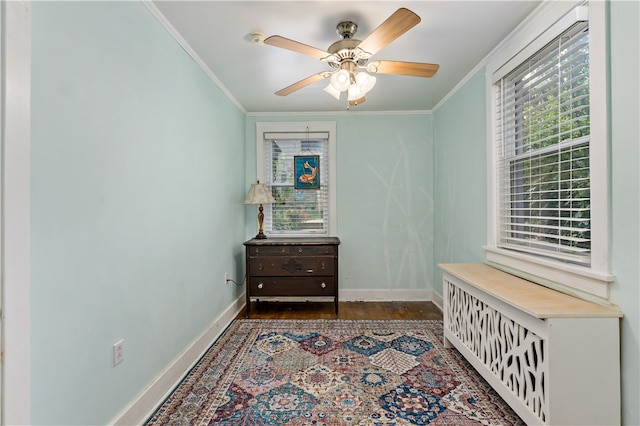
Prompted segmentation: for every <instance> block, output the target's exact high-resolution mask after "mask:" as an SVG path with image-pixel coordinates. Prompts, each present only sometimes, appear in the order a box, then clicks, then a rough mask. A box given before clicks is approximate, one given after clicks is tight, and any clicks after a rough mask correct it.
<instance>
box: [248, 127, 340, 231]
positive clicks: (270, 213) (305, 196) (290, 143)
mask: <svg viewBox="0 0 640 426" xmlns="http://www.w3.org/2000/svg"><path fill="white" fill-rule="evenodd" d="M260 124H261V125H260V126H259V130H258V157H259V158H258V162H259V163H261V164H259V166H260V167H259V169H261V172H260V173H259V176H262V179H261V181H264V182H266V183H267V184H268V186H269V188H270V189H271V193H272V195H273V197H274V198H275V200H276V202H275V203H273V204H270V205H267V206H265V212H264V213H265V220H264V231H265V233H267V234H273V235H281V236H296V235H300V236H303V235H317V236H328V235H333V233H334V232H335V231H334V229H335V189H334V185H335V184H334V180H335V179H334V174H335V172H334V170H335V159H332V157H334V156H335V150H334V145H335V137H334V134H333V133H334V131H335V130H334V129H335V124H334V123H328V124H326V125H325V124H323V123H306V124H305V123H260ZM296 157H303V159H304V160H305V161H302V162H300V161H298V162H296V161H295V159H296ZM307 158H308V159H312V160H313V161H309V162H307V161H306V159H307ZM316 161H317V162H316ZM304 163H307V164H309V165H308V166H306V165H304ZM303 175H304V177H307V178H311V179H313V180H314V184H313V185H311V186H310V187H305V186H306V185H302V184H300V182H299V181H300V180H301V178H303ZM297 183H298V184H297Z"/></svg>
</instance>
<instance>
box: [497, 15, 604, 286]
mask: <svg viewBox="0 0 640 426" xmlns="http://www.w3.org/2000/svg"><path fill="white" fill-rule="evenodd" d="M601 3H602V2H595V3H591V4H589V5H588V6H587V5H586V4H581V5H576V4H575V3H574V4H573V5H571V3H568V2H550V3H547V4H545V5H544V7H543V8H542V9H541V10H538V11H536V13H534V15H533V16H532V17H531V18H532V19H529V20H528V21H526V22H525V24H523V27H522V28H520V31H516V32H515V33H514V34H513V35H512V36H511V37H510V38H509V39H507V41H505V43H503V45H502V46H500V47H501V49H497V51H498V53H493V54H492V55H493V58H489V62H488V75H490V76H491V79H490V80H489V81H488V86H487V94H488V102H489V108H488V111H489V114H490V118H489V119H490V126H489V129H490V138H489V141H490V142H489V143H490V145H489V162H490V167H489V170H490V173H491V176H490V180H489V181H490V185H491V188H490V191H489V198H490V199H489V206H491V211H490V212H489V217H490V223H489V235H488V244H487V247H486V254H487V261H488V262H489V263H491V264H494V265H496V266H498V267H502V268H503V269H506V270H507V271H509V272H512V273H515V274H516V275H520V276H523V277H524V278H527V279H531V280H533V281H537V282H541V283H543V284H546V285H550V286H552V287H558V288H559V289H562V288H564V287H569V289H568V290H569V291H574V290H579V292H578V293H580V292H582V293H588V294H592V295H596V296H599V297H602V298H608V296H609V288H608V283H609V282H611V281H613V277H612V276H611V275H610V274H609V272H608V256H609V255H608V246H609V244H608V208H607V205H608V193H607V188H608V184H607V181H608V168H607V162H608V157H607V153H608V147H607V143H608V140H607V127H608V123H607V109H606V108H607V107H606V105H607V102H606V100H607V85H606V33H605V31H604V28H605V22H606V13H605V6H604V5H603V4H601ZM545 25H546V28H541V26H545ZM536 33H537V34H540V35H539V36H538V37H537V38H536V39H534V40H530V39H528V38H529V37H530V34H536ZM527 39H528V40H527Z"/></svg>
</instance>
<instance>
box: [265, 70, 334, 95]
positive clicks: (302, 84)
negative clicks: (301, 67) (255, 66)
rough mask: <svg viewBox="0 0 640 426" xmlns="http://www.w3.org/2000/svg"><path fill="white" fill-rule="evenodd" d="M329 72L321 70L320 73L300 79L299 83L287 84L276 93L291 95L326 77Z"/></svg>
mask: <svg viewBox="0 0 640 426" xmlns="http://www.w3.org/2000/svg"><path fill="white" fill-rule="evenodd" d="M326 76H327V73H326V72H319V73H318V74H314V75H311V76H309V77H307V78H305V79H303V80H300V81H298V82H297V83H293V84H292V85H291V86H287V87H285V88H284V89H281V90H278V91H277V92H276V95H278V96H287V95H290V94H291V93H293V92H295V91H296V90H300V89H302V88H303V87H307V86H309V85H310V84H313V83H315V82H316V81H320V80H322V79H323V78H326Z"/></svg>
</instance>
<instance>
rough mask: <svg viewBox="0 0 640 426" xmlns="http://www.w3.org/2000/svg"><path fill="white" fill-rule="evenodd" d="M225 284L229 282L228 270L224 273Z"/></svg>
mask: <svg viewBox="0 0 640 426" xmlns="http://www.w3.org/2000/svg"><path fill="white" fill-rule="evenodd" d="M224 284H225V285H227V284H229V273H228V272H225V273H224Z"/></svg>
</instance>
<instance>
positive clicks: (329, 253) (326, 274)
mask: <svg viewBox="0 0 640 426" xmlns="http://www.w3.org/2000/svg"><path fill="white" fill-rule="evenodd" d="M339 244H340V240H339V239H338V238H336V237H315V238H275V237H272V238H267V239H262V240H259V239H255V238H254V239H252V240H249V241H246V242H245V243H244V245H245V247H246V262H247V265H246V268H247V289H246V298H247V317H249V308H250V303H251V301H252V300H254V301H260V300H283V301H285V300H296V301H321V300H332V301H333V302H334V304H335V310H336V315H337V314H338V245H339Z"/></svg>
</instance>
